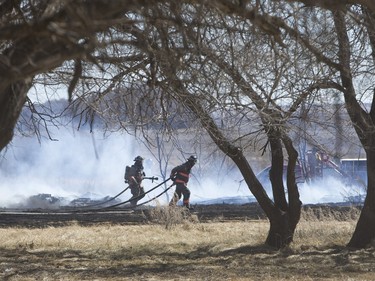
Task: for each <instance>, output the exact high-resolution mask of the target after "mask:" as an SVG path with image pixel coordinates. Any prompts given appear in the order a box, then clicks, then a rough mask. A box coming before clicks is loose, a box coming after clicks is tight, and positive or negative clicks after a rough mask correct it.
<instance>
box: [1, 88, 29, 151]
mask: <svg viewBox="0 0 375 281" xmlns="http://www.w3.org/2000/svg"><path fill="white" fill-rule="evenodd" d="M30 86H31V83H30V82H29V81H18V82H14V83H13V84H10V85H9V84H8V83H6V81H3V82H1V83H0V151H1V150H2V149H3V148H5V147H6V146H7V145H8V143H9V142H10V141H11V140H12V138H13V131H14V127H15V125H16V123H17V120H18V117H19V115H20V113H21V110H22V107H23V105H24V103H25V101H26V97H27V92H28V91H29V89H30Z"/></svg>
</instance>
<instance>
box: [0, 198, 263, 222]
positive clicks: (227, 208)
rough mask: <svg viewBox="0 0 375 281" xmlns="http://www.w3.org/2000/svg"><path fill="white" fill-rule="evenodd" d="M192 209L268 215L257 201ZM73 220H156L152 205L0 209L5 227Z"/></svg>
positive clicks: (202, 216)
mask: <svg viewBox="0 0 375 281" xmlns="http://www.w3.org/2000/svg"><path fill="white" fill-rule="evenodd" d="M181 208H182V207H181ZM190 213H191V214H194V215H196V216H197V217H198V219H199V221H201V222H209V221H213V220H215V221H226V220H244V219H264V218H265V215H264V213H263V211H262V210H261V208H260V207H259V205H258V204H254V203H251V204H244V205H233V204H216V205H215V204H214V205H195V206H194V209H193V210H192V211H190ZM72 222H74V223H77V224H79V225H83V226H90V225H95V224H101V223H110V224H121V225H129V224H140V223H153V217H152V208H150V207H149V208H142V209H138V210H134V211H132V210H129V209H126V208H115V209H107V210H89V211H85V210H84V209H74V208H70V209H57V210H48V209H29V210H21V209H2V210H1V211H0V227H2V228H6V227H27V228H43V227H51V226H53V227H58V226H64V225H67V224H69V223H72Z"/></svg>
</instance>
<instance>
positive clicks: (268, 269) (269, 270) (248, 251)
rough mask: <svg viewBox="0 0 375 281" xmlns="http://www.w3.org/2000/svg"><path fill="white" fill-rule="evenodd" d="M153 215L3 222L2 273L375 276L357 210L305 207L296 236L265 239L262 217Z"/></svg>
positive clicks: (24, 276)
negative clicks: (282, 242)
mask: <svg viewBox="0 0 375 281" xmlns="http://www.w3.org/2000/svg"><path fill="white" fill-rule="evenodd" d="M152 215H153V216H154V218H155V220H154V221H153V222H152V223H139V224H133V225H121V224H112V223H103V222H101V223H98V224H95V225H89V226H82V225H80V224H79V223H78V222H74V221H73V222H70V223H69V224H67V225H65V226H60V227H55V226H49V227H44V228H26V227H3V228H0V236H1V254H0V279H1V280H12V281H13V280H272V281H277V280H340V281H341V280H375V272H374V271H375V251H374V247H369V248H368V249H365V250H351V249H347V248H345V244H346V243H347V242H348V240H349V239H350V236H351V233H352V232H353V229H354V227H355V222H356V219H357V216H358V211H356V210H352V211H348V213H347V214H342V213H341V214H340V216H337V214H335V213H330V212H327V211H325V212H324V213H322V212H316V211H315V212H312V211H308V210H307V211H305V212H304V213H303V218H302V221H301V223H300V225H299V227H298V229H297V231H296V235H295V239H294V242H293V244H292V245H291V246H290V247H289V248H287V249H283V250H280V251H277V250H274V249H271V248H268V247H266V246H265V245H264V244H263V242H264V241H265V238H266V235H267V231H268V227H269V224H268V222H267V221H266V220H264V219H259V220H252V219H251V220H250V219H247V218H244V219H236V220H221V219H220V218H218V219H216V220H215V219H212V220H210V221H204V222H201V221H200V220H199V218H198V216H196V215H187V214H185V213H183V212H180V211H178V210H175V211H170V210H168V209H163V208H157V209H155V211H154V213H153V214H152Z"/></svg>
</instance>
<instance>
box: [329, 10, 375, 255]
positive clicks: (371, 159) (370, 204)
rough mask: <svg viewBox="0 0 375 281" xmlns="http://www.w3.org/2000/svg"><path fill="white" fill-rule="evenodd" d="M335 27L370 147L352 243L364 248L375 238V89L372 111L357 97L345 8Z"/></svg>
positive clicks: (351, 98) (355, 114)
mask: <svg viewBox="0 0 375 281" xmlns="http://www.w3.org/2000/svg"><path fill="white" fill-rule="evenodd" d="M334 20H335V27H336V31H337V36H338V41H339V46H340V50H339V60H340V65H341V66H342V68H341V69H340V75H341V80H342V85H343V87H344V98H345V104H346V108H347V111H348V114H349V116H350V119H351V121H352V123H353V124H354V129H355V130H356V132H357V135H358V137H359V140H360V141H361V143H362V145H363V148H364V149H365V151H366V157H367V178H368V185H367V194H366V199H365V202H364V205H363V209H362V211H361V215H360V218H359V220H358V223H357V226H356V228H355V231H354V233H353V236H352V238H351V240H350V242H349V243H348V246H350V247H354V248H363V247H365V246H366V245H368V244H369V243H370V242H371V241H372V240H373V239H374V238H375V104H374V103H375V93H374V96H373V101H372V106H371V110H370V112H369V113H367V111H365V110H363V109H362V108H361V106H360V104H359V103H358V101H357V100H356V97H355V90H354V86H353V81H352V75H351V71H350V48H349V38H348V35H347V31H346V30H347V28H346V23H345V17H344V14H343V12H341V11H338V12H335V13H334Z"/></svg>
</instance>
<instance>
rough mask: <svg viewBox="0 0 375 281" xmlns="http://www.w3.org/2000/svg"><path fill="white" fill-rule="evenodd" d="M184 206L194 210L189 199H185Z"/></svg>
mask: <svg viewBox="0 0 375 281" xmlns="http://www.w3.org/2000/svg"><path fill="white" fill-rule="evenodd" d="M184 207H185V208H187V209H188V210H193V208H192V207H191V206H190V202H189V200H184Z"/></svg>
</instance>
